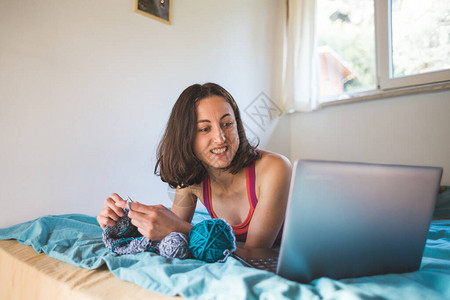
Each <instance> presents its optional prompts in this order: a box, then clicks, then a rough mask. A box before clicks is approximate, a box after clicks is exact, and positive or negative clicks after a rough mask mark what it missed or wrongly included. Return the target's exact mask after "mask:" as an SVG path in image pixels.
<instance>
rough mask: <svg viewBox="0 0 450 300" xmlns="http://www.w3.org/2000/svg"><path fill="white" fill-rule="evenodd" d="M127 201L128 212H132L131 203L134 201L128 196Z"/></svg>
mask: <svg viewBox="0 0 450 300" xmlns="http://www.w3.org/2000/svg"><path fill="white" fill-rule="evenodd" d="M125 201H127V206H128V210H129V211H131V207H130V202H131V203H134V201H133V199H131V197H130V196H128V195H127V199H126V200H125Z"/></svg>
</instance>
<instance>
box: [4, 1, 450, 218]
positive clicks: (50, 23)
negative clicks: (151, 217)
mask: <svg viewBox="0 0 450 300" xmlns="http://www.w3.org/2000/svg"><path fill="white" fill-rule="evenodd" d="M280 3H281V4H280ZM132 7H133V1H132V0H127V1H122V0H98V1H88V0H78V1H68V0H64V1H56V0H53V1H52V0H40V1H32V0H21V1H0V129H1V130H0V154H1V155H0V166H1V167H0V203H1V204H2V205H3V207H4V210H5V211H6V212H7V213H6V214H4V215H3V218H1V219H0V227H4V226H9V225H12V224H15V223H18V222H22V221H26V220H30V219H32V218H36V217H39V216H41V215H44V214H62V213H85V214H91V215H96V214H97V213H98V211H99V210H100V209H101V207H102V204H103V201H104V199H105V198H106V197H107V196H108V195H109V194H111V193H112V192H118V193H120V194H122V195H127V194H129V195H130V196H131V197H133V198H134V199H135V200H139V201H141V202H144V203H149V204H151V203H164V204H166V205H170V201H169V200H168V199H169V197H168V192H167V186H166V185H165V184H164V183H163V182H161V180H160V179H159V178H158V177H156V176H155V175H153V167H154V162H155V149H156V146H157V143H158V141H159V138H160V136H161V134H162V131H163V129H164V126H165V123H166V121H167V118H168V116H169V113H170V110H171V107H172V105H173V103H174V102H175V100H176V98H177V97H178V95H179V93H180V92H181V91H182V90H183V89H184V88H185V87H187V86H188V85H190V84H193V83H197V82H200V83H204V82H207V81H212V82H217V83H219V84H221V85H223V86H224V87H225V88H227V89H228V90H229V91H230V92H231V93H232V94H233V95H234V96H235V98H236V100H237V102H238V103H239V105H240V107H241V110H243V118H244V121H245V123H246V124H247V127H248V129H249V133H250V135H252V134H254V135H255V136H259V137H260V138H261V148H267V149H270V150H274V151H277V152H280V153H282V154H285V155H286V156H288V157H290V158H291V160H294V159H297V158H317V159H335V160H353V161H371V162H381V163H405V164H423V165H440V166H443V167H444V168H445V169H444V180H443V183H444V184H450V139H449V138H448V136H449V133H448V132H449V129H450V118H449V113H450V101H449V99H450V92H449V91H443V92H438V93H426V94H419V95H414V96H403V97H395V98H392V99H385V100H375V101H369V102H364V103H356V104H347V105H340V106H334V107H328V108H326V109H324V110H321V111H317V112H313V113H305V114H303V113H299V114H293V115H285V116H282V117H278V115H277V114H275V117H274V118H273V119H272V118H270V120H269V119H266V120H265V121H266V123H265V125H264V126H260V124H257V121H258V117H257V116H255V115H253V118H252V114H251V110H246V108H252V103H253V104H254V103H256V102H255V100H258V97H259V95H261V92H263V93H264V95H266V96H267V97H268V98H269V100H271V101H272V102H271V103H275V104H276V102H277V101H278V100H279V99H278V98H277V95H279V94H280V89H281V85H280V81H279V80H278V79H277V78H281V51H280V50H281V48H280V47H281V45H282V32H283V30H282V26H283V23H284V17H285V11H284V9H285V6H284V1H283V2H281V1H271V0H264V1H262V0H251V1H250V0H247V1H237V0H233V1H231V0H230V1H222V0H214V1H212V0H189V1H187V0H175V1H174V4H173V15H172V16H173V24H172V25H170V26H169V25H165V24H163V23H160V22H157V21H155V20H153V19H150V18H147V17H144V16H142V15H140V14H137V13H134V12H133V11H132ZM255 118H256V119H255Z"/></svg>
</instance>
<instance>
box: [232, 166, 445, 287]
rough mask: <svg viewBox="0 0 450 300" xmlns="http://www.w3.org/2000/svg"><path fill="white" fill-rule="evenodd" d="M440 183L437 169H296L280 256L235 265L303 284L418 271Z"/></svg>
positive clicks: (248, 255) (259, 253)
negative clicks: (321, 278) (329, 279)
mask: <svg viewBox="0 0 450 300" xmlns="http://www.w3.org/2000/svg"><path fill="white" fill-rule="evenodd" d="M441 176H442V168H439V167H422V166H402V165H382V164H369V163H355V162H334V161H317V160H300V161H296V162H295V163H294V166H293V173H292V177H291V185H290V192H289V199H288V204H287V211H286V219H285V224H284V232H283V237H282V240H281V245H280V248H279V251H276V250H273V249H251V250H247V249H243V248H238V249H237V250H236V252H235V257H236V258H237V259H239V260H240V261H241V262H243V263H244V264H246V265H248V266H253V267H257V268H265V267H264V265H265V264H266V263H265V262H266V261H268V265H269V268H270V265H271V266H272V271H273V272H275V273H276V274H278V275H280V276H282V277H285V278H287V279H290V280H294V281H297V282H303V283H306V282H310V281H311V280H313V279H316V278H320V277H329V278H332V279H342V278H353V277H361V276H371V275H377V274H387V273H404V272H412V271H416V270H418V269H419V267H420V263H421V260H422V255H423V251H424V247H425V242H426V238H427V233H428V230H429V226H430V222H431V219H432V214H433V211H434V206H435V201H436V196H437V193H438V191H439V184H440V180H441Z"/></svg>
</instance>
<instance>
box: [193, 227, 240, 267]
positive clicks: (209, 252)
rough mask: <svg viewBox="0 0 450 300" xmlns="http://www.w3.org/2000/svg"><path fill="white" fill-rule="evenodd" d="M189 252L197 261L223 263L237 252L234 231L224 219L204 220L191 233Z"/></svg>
mask: <svg viewBox="0 0 450 300" xmlns="http://www.w3.org/2000/svg"><path fill="white" fill-rule="evenodd" d="M189 250H190V251H191V254H192V255H193V256H194V257H195V258H196V259H200V260H203V261H206V262H216V261H220V262H223V261H225V259H226V258H227V257H228V255H230V254H231V253H233V251H234V250H236V238H235V236H234V232H233V229H232V228H231V226H230V225H228V223H227V222H225V221H224V220H222V219H209V220H204V221H202V222H200V223H198V224H196V225H195V226H194V227H192V229H191V230H190V231H189Z"/></svg>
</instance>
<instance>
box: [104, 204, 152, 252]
mask: <svg viewBox="0 0 450 300" xmlns="http://www.w3.org/2000/svg"><path fill="white" fill-rule="evenodd" d="M122 210H123V212H124V215H123V217H121V218H120V219H119V220H118V221H117V222H116V224H115V225H114V226H106V227H105V229H104V231H103V234H102V237H103V243H104V244H105V246H106V248H108V249H110V250H111V252H113V253H116V254H118V255H124V254H136V253H140V252H144V251H151V252H155V250H157V249H158V245H159V243H158V242H154V241H151V240H149V239H148V238H146V237H144V236H142V234H140V233H139V231H138V230H137V227H136V226H134V225H133V224H131V219H130V218H129V217H128V209H122Z"/></svg>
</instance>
